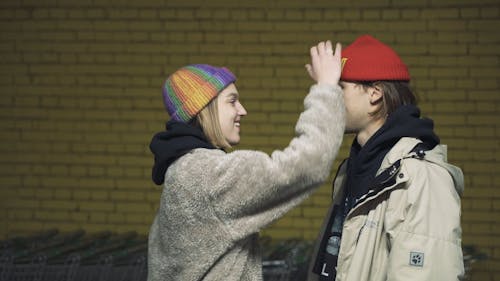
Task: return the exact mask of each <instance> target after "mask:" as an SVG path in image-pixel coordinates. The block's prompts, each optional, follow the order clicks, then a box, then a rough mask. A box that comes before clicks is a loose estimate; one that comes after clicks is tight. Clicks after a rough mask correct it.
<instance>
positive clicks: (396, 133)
mask: <svg viewBox="0 0 500 281" xmlns="http://www.w3.org/2000/svg"><path fill="white" fill-rule="evenodd" d="M433 127H434V123H433V121H432V120H431V119H425V118H420V110H419V109H418V108H417V107H416V106H414V105H406V106H402V107H400V108H398V109H397V110H396V111H394V112H393V113H392V114H391V115H390V116H389V117H388V118H387V120H386V122H385V123H384V125H383V126H382V127H381V128H380V129H379V130H378V131H377V132H376V133H375V134H374V135H373V136H371V137H370V139H369V140H368V141H367V142H366V144H365V145H364V146H363V147H361V145H359V143H358V142H357V140H356V139H355V140H354V142H353V144H352V146H351V153H350V155H349V158H348V163H347V172H346V173H347V177H346V183H345V184H346V186H345V198H344V201H343V202H342V204H340V205H335V206H334V209H333V211H332V214H331V217H330V218H329V222H328V224H327V228H326V231H325V233H324V235H323V238H322V240H321V242H320V243H321V244H320V248H319V252H318V255H317V257H316V262H315V265H314V268H313V272H315V273H317V274H319V275H320V278H319V280H325V281H326V280H328V281H330V280H335V276H336V274H337V272H336V266H337V257H338V252H339V250H340V241H341V237H342V226H343V223H344V220H345V217H346V215H347V214H348V213H349V211H350V210H351V209H352V208H353V207H354V205H355V204H356V202H358V200H359V199H360V198H361V197H362V196H363V195H365V194H367V193H368V191H369V189H370V187H372V185H373V184H374V182H375V174H376V173H377V171H378V169H379V168H380V165H381V164H382V161H383V159H384V157H385V156H386V154H387V153H388V152H389V150H391V148H392V147H393V146H394V145H395V144H396V143H397V142H398V141H399V140H400V139H401V138H403V137H414V138H417V139H420V140H421V141H422V142H423V143H424V145H423V146H422V147H424V148H426V149H432V148H434V147H435V146H436V145H437V144H439V137H438V136H437V135H436V134H435V133H434V131H433Z"/></svg>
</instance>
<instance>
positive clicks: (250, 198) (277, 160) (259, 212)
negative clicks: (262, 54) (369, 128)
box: [207, 85, 345, 239]
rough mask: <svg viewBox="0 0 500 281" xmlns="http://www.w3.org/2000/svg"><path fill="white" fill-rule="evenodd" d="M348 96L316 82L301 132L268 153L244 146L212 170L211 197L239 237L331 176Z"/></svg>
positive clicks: (281, 212) (300, 123)
mask: <svg viewBox="0 0 500 281" xmlns="http://www.w3.org/2000/svg"><path fill="white" fill-rule="evenodd" d="M344 126H345V109H344V103H343V96H342V92H341V90H340V88H339V87H338V86H335V87H334V86H328V85H314V86H312V87H311V90H310V92H309V94H308V95H307V96H306V98H305V99H304V111H303V112H302V113H301V115H300V117H299V120H298V122H297V124H296V127H295V132H296V136H295V137H294V138H293V139H292V140H291V142H290V144H289V145H288V147H286V148H285V149H284V150H277V151H274V152H273V153H272V154H271V155H270V156H269V155H268V154H265V153H262V152H258V151H249V150H238V151H235V152H232V153H228V154H226V155H224V156H223V157H220V158H218V160H217V163H213V165H214V169H213V170H212V169H211V172H212V173H211V175H213V178H211V180H210V182H214V183H215V184H214V185H213V187H211V188H210V189H209V193H208V195H207V196H208V197H209V200H208V201H209V202H211V203H212V206H213V209H214V211H215V212H216V214H217V215H218V217H219V218H220V219H221V220H222V221H223V222H224V223H225V224H226V225H227V226H228V227H229V229H230V232H232V234H233V236H234V238H235V239H239V238H241V237H245V236H247V235H249V234H251V233H254V232H257V231H259V230H260V229H261V228H262V227H264V226H266V225H268V224H270V223H271V222H273V221H275V220H276V219H278V218H280V217H281V216H283V215H284V214H285V213H286V212H288V211H289V210H290V209H292V208H293V207H295V206H297V205H298V204H299V203H301V202H302V201H303V200H304V199H306V198H307V197H308V196H309V195H310V193H311V192H312V191H313V189H314V188H316V187H318V186H319V185H320V184H322V183H323V182H324V181H325V180H326V178H327V177H328V175H329V172H330V170H331V165H332V163H333V160H334V159H335V157H336V156H337V153H338V150H339V147H340V145H341V143H342V138H343V134H344Z"/></svg>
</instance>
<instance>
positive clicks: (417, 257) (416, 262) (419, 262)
mask: <svg viewBox="0 0 500 281" xmlns="http://www.w3.org/2000/svg"><path fill="white" fill-rule="evenodd" d="M410 265H411V266H418V267H423V266H424V253H419V252H410Z"/></svg>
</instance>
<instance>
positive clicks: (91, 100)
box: [0, 0, 500, 280]
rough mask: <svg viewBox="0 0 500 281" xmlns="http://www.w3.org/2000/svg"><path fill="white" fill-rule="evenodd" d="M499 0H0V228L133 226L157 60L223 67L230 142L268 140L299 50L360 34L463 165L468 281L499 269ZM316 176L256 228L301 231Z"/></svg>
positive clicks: (154, 105)
mask: <svg viewBox="0 0 500 281" xmlns="http://www.w3.org/2000/svg"><path fill="white" fill-rule="evenodd" d="M176 2H178V3H176ZM307 2H310V3H307ZM351 2H353V3H351ZM499 4H500V1H498V0H476V1H472V0H453V1H452V0H427V1H394V0H376V1H368V0H366V1H347V0H345V1H327V0H317V1H299V0H287V1H285V0H276V1H264V0H252V1H229V0H218V1H201V0H183V1H168V0H143V1H125V0H113V1H91V0H81V1H70V0H51V1H48V0H45V1H42V0H38V1H34V0H23V1H13V0H4V1H1V2H0V59H1V64H0V73H1V75H0V91H1V94H0V108H1V110H0V129H1V131H0V136H1V140H2V142H1V146H0V152H1V155H2V157H1V158H0V203H1V205H0V206H1V207H0V214H1V215H0V237H1V238H7V237H12V236H16V235H23V234H27V233H32V232H34V231H39V230H42V229H47V228H51V227H57V228H59V229H60V230H63V231H64V230H73V229H75V228H80V227H81V228H84V229H86V230H87V231H89V232H92V231H98V230H104V229H112V230H115V231H119V232H121V231H128V230H136V231H139V232H141V233H144V234H146V233H147V232H148V228H149V225H150V223H151V220H152V218H153V216H154V213H155V210H156V208H157V206H158V201H159V195H160V189H159V188H157V187H156V186H155V185H154V184H153V183H152V182H151V180H150V167H151V163H152V156H151V154H150V153H149V150H148V144H149V140H150V137H151V136H152V134H153V133H154V132H156V131H158V130H161V129H162V128H163V124H164V121H165V120H166V118H167V116H166V114H165V113H164V111H163V108H162V105H161V94H160V87H161V84H162V82H163V80H164V78H165V77H166V76H167V75H168V74H169V73H171V72H172V71H174V70H175V69H177V68H178V67H180V66H182V65H185V64H188V63H210V64H216V65H226V66H228V67H229V68H230V69H232V70H233V71H234V72H235V73H236V74H237V76H238V77H239V80H238V87H239V90H240V92H241V95H242V102H243V104H244V105H245V106H246V108H247V110H248V111H249V115H248V117H246V118H245V120H244V122H243V123H242V129H243V134H242V137H243V141H242V143H241V145H240V146H239V148H250V149H260V150H264V151H266V152H271V151H272V150H273V149H279V148H283V147H285V146H286V145H287V143H288V141H289V140H290V138H291V137H292V136H293V126H294V123H295V121H296V119H297V117H298V115H299V113H300V110H301V109H302V99H303V97H304V94H305V93H306V91H307V89H308V87H309V85H310V84H311V81H310V80H309V78H308V77H307V75H306V73H305V70H304V67H303V65H304V64H305V63H306V62H307V61H308V49H309V47H310V46H311V45H312V44H315V43H316V42H317V41H319V40H325V39H332V40H335V41H340V42H342V43H344V44H348V43H350V42H352V41H353V40H354V39H355V38H356V37H358V36H359V35H361V34H364V33H370V34H372V35H374V36H375V37H377V38H379V39H381V40H382V41H384V42H386V43H388V44H390V45H391V46H392V47H394V49H396V50H397V52H398V53H399V54H400V55H401V56H402V57H403V60H404V61H405V62H407V64H408V65H409V67H410V72H411V74H412V77H413V82H412V83H413V86H414V88H415V90H416V93H417V95H418V97H419V100H420V105H421V108H422V111H423V114H424V115H425V116H427V117H430V118H433V119H434V120H435V122H436V130H437V132H438V134H439V135H440V136H441V139H442V142H443V143H447V144H448V150H449V160H450V162H452V163H455V164H457V165H459V166H460V167H462V168H463V171H464V173H465V181H466V191H465V194H464V197H463V208H462V209H463V215H462V217H463V241H464V244H474V245H477V246H479V247H480V249H481V251H484V252H485V253H487V254H488V255H489V259H488V261H487V262H481V263H478V264H476V265H475V267H474V268H475V271H474V280H500V279H499V277H498V276H499V275H500V271H499V270H500V269H499V268H500V239H499V238H498V237H499V235H500V227H499V225H500V224H499V223H500V204H499V203H500V195H499V194H500V193H499V192H498V190H497V189H498V188H499V187H500V186H499V184H498V182H499V181H500V177H499V175H498V172H499V170H498V158H499V145H500V143H499V137H500V128H499V125H498V113H499V101H500V95H498V93H497V89H498V88H499V78H500V76H499V65H500V51H499V50H500V48H499V47H498V44H499V43H500V33H498V28H499V27H500V11H499V7H500V5H499ZM351 140H352V137H350V136H349V137H346V139H345V141H344V145H343V147H342V150H341V155H340V156H339V157H338V160H337V162H336V164H335V166H337V165H338V164H339V161H340V159H342V158H344V157H345V156H346V155H347V152H348V146H349V144H350V142H351ZM332 174H333V173H332ZM332 176H333V175H332ZM330 182H331V179H330V180H329V181H328V183H326V184H325V185H324V186H323V187H321V189H320V190H319V191H318V192H317V193H316V194H315V195H314V196H312V197H311V198H310V199H308V200H307V201H306V202H305V203H304V204H302V205H301V206H300V207H299V208H297V209H295V210H293V211H292V212H290V213H289V214H288V215H287V216H286V217H284V218H283V219H281V220H279V221H278V222H277V223H275V224H274V225H273V226H271V227H269V228H267V229H266V230H264V231H263V233H264V234H266V235H271V236H272V237H274V238H289V237H299V238H303V239H314V237H315V236H316V234H317V230H318V228H319V225H320V223H321V221H322V219H323V215H324V213H325V211H326V208H327V206H328V204H329V199H328V198H329V196H330Z"/></svg>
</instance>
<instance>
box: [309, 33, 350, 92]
mask: <svg viewBox="0 0 500 281" xmlns="http://www.w3.org/2000/svg"><path fill="white" fill-rule="evenodd" d="M341 51H342V47H341V45H340V43H337V44H336V45H335V53H334V52H333V49H332V42H330V40H328V41H326V42H319V43H318V45H316V46H313V47H311V64H306V69H307V72H308V73H309V75H310V76H311V78H312V79H313V80H314V81H316V82H317V83H318V84H330V85H337V84H338V83H339V79H340V73H341V72H342V66H341V63H340V56H341V54H340V53H341Z"/></svg>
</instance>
